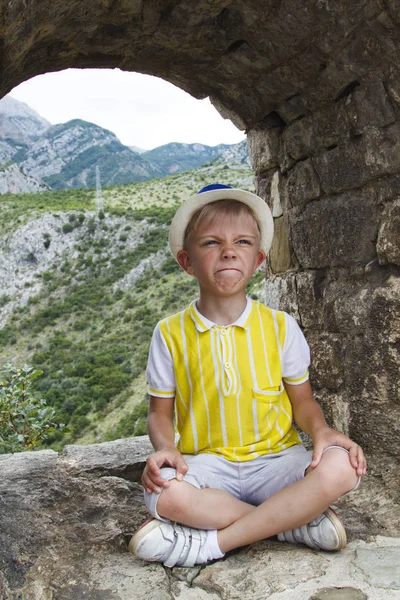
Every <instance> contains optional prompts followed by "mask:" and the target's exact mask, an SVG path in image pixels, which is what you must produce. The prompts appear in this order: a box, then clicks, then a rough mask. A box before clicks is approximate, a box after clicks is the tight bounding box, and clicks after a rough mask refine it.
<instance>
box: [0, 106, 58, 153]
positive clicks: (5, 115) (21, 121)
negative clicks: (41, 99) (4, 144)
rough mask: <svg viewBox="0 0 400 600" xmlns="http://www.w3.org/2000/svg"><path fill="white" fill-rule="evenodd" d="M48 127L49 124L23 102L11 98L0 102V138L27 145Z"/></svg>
mask: <svg viewBox="0 0 400 600" xmlns="http://www.w3.org/2000/svg"><path fill="white" fill-rule="evenodd" d="M49 127H50V123H49V122H48V121H46V119H44V118H43V117H41V116H40V115H38V113H37V112H35V111H34V110H32V109H31V108H29V106H28V105H27V104H25V103H24V102H19V100H15V99H14V98H12V97H11V96H6V97H5V98H2V99H1V100H0V138H3V139H10V140H13V141H14V142H21V143H23V144H28V143H30V142H31V141H32V140H35V139H36V138H38V137H39V136H40V135H42V133H44V132H45V131H46V129H48V128H49Z"/></svg>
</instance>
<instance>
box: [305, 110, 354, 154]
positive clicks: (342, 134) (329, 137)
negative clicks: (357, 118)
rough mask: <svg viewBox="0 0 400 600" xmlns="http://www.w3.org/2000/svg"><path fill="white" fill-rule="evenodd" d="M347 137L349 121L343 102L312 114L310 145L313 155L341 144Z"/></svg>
mask: <svg viewBox="0 0 400 600" xmlns="http://www.w3.org/2000/svg"><path fill="white" fill-rule="evenodd" d="M348 135H349V120H348V117H347V113H346V110H345V107H344V101H343V100H341V101H339V102H333V103H331V104H329V105H328V106H325V107H323V108H321V109H319V110H317V111H315V113H314V114H313V124H312V144H313V148H314V153H315V152H316V151H317V150H319V149H322V148H324V149H325V148H329V147H330V146H334V145H336V144H339V143H340V142H343V141H344V140H345V139H346V138H348Z"/></svg>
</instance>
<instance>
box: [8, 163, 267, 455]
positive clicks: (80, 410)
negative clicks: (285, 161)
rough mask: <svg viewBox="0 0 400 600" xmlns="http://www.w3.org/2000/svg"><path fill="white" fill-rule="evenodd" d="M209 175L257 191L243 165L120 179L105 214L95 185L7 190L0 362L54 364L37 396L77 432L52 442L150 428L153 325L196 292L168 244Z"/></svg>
mask: <svg viewBox="0 0 400 600" xmlns="http://www.w3.org/2000/svg"><path fill="white" fill-rule="evenodd" d="M210 181H219V182H221V183H228V184H231V185H234V186H240V187H245V188H247V189H252V174H251V171H250V169H249V168H248V167H247V166H244V165H235V168H232V169H226V168H225V166H220V167H216V166H209V167H204V168H202V169H198V170H195V171H191V172H189V173H186V174H180V175H174V176H171V177H167V178H164V179H160V180H154V181H151V182H146V183H141V184H130V185H126V186H116V187H110V188H108V189H106V190H103V202H104V213H102V212H100V213H97V212H96V210H95V192H94V191H93V190H71V191H58V192H44V193H41V194H23V195H5V196H2V197H0V207H1V211H2V220H1V222H0V286H1V290H2V291H1V293H0V327H1V329H0V353H1V359H0V363H1V365H3V366H4V365H5V364H6V363H7V362H8V361H13V362H14V363H15V364H17V365H21V364H24V363H29V364H31V365H33V366H35V367H36V368H39V369H41V370H43V371H44V374H43V376H42V377H41V378H39V379H38V380H37V392H38V393H39V394H40V395H41V396H42V397H43V398H45V399H46V400H47V402H48V403H49V404H51V405H52V406H54V407H55V408H56V410H57V418H58V420H59V422H61V423H64V424H66V425H68V428H69V430H70V432H69V433H64V432H63V431H61V430H60V431H56V432H55V433H54V434H52V438H51V440H49V442H50V443H51V444H52V446H53V447H55V448H59V447H60V446H62V445H64V443H66V442H67V441H68V442H94V441H103V440H111V439H117V438H118V437H124V436H131V435H135V434H136V435H137V434H140V433H143V432H144V421H145V414H146V410H147V405H146V386H145V380H144V369H145V365H146V360H147V352H148V347H149V343H150V338H151V334H152V330H153V328H154V326H155V324H156V322H157V321H158V320H159V319H160V318H162V317H163V316H165V315H166V314H170V313H172V312H175V311H178V310H180V309H181V308H183V307H184V306H186V305H187V304H188V303H189V302H190V301H191V300H192V299H194V298H195V297H196V294H197V290H196V284H195V281H194V280H192V279H191V278H188V277H187V276H186V274H185V273H184V272H183V271H181V270H180V269H179V267H178V266H177V264H176V263H175V261H174V260H173V258H172V257H171V256H170V254H169V252H168V248H167V232H168V223H169V222H170V219H171V218H172V215H173V213H174V212H175V209H176V207H177V206H178V205H179V204H180V203H181V201H182V200H183V198H185V197H187V195H189V194H192V193H194V192H196V191H198V190H199V189H200V188H201V187H202V186H204V185H205V184H206V183H209V182H210ZM261 277H262V274H261V273H258V274H256V275H255V278H254V280H253V282H252V284H251V286H250V293H251V294H253V295H254V294H257V281H259V280H260V279H261Z"/></svg>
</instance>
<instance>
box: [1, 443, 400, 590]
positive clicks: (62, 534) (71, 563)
mask: <svg viewBox="0 0 400 600" xmlns="http://www.w3.org/2000/svg"><path fill="white" fill-rule="evenodd" d="M150 451H151V446H150V443H149V441H148V438H147V437H141V438H135V439H124V440H118V441H115V442H108V443H104V444H98V445H94V446H67V447H66V448H65V449H64V450H63V452H62V453H61V454H57V453H56V452H53V451H51V450H44V451H39V452H32V453H21V454H15V455H13V456H12V455H2V456H0V505H1V511H0V597H1V598H2V600H83V599H86V598H87V599H88V600H173V599H174V600H255V599H256V598H257V599H260V600H309V599H310V600H366V599H367V598H368V599H369V600H383V599H384V600H396V598H399V593H400V591H399V590H400V579H399V573H398V569H397V566H398V563H399V560H400V540H399V539H398V538H397V539H396V538H395V537H393V536H396V535H399V534H400V520H399V517H400V506H399V504H398V501H397V503H396V500H395V496H394V492H395V490H391V489H390V482H389V480H388V479H387V478H386V477H384V479H383V480H382V478H381V474H380V473H379V465H378V464H374V462H372V464H371V470H372V473H371V475H370V476H369V478H367V479H366V481H365V482H364V483H363V485H362V487H361V490H360V491H358V492H353V493H352V494H350V495H348V496H347V497H346V498H345V499H343V500H342V501H341V502H340V503H339V504H338V510H339V511H340V514H341V516H342V517H343V518H344V519H345V522H346V524H347V527H348V537H349V540H350V543H349V545H348V547H347V548H346V550H344V551H342V552H340V553H333V554H329V553H317V552H314V551H312V550H310V549H309V548H306V547H300V546H292V545H289V544H281V543H279V542H277V541H276V539H271V540H266V541H263V542H260V543H258V544H254V545H252V546H250V547H246V548H242V549H240V550H238V551H235V552H232V553H230V555H227V556H226V557H225V558H224V559H223V560H222V561H218V562H216V563H214V564H211V565H208V566H206V567H195V568H193V569H183V568H174V569H167V568H164V567H163V566H162V565H159V564H146V563H143V562H142V561H140V560H138V559H137V558H135V557H133V556H131V555H130V554H129V553H128V550H127V547H128V542H129V540H130V538H131V536H132V534H133V533H134V532H135V530H136V529H137V528H138V527H139V526H140V525H141V524H142V523H143V521H144V520H145V519H146V518H147V515H146V511H145V509H144V507H143V499H142V488H141V485H140V483H139V481H140V475H141V471H142V469H143V466H144V461H145V458H146V456H147V455H148V454H149V452H150ZM385 536H392V537H385Z"/></svg>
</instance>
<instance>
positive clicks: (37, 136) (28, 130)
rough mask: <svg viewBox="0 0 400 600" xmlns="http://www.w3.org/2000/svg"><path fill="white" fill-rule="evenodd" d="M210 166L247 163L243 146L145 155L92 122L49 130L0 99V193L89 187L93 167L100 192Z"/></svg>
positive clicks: (175, 147)
mask: <svg viewBox="0 0 400 600" xmlns="http://www.w3.org/2000/svg"><path fill="white" fill-rule="evenodd" d="M214 161H218V164H219V165H221V164H228V165H229V166H231V165H232V164H234V163H237V164H248V162H246V161H248V152H247V142H246V141H245V142H241V143H240V144H233V145H228V144H219V145H218V146H207V145H205V144H183V143H177V142H173V143H170V144H165V145H163V146H160V147H158V148H155V149H153V150H147V151H146V150H142V149H140V148H136V147H134V146H132V147H128V146H125V145H123V144H122V143H121V142H120V141H119V139H118V138H117V137H116V136H115V135H114V133H112V132H111V131H108V130H107V129H104V128H102V127H99V126H98V125H94V124H93V123H89V122H87V121H83V120H80V119H74V120H72V121H68V122H67V123H63V124H59V125H50V123H49V122H48V121H46V120H45V119H43V118H42V117H41V116H40V115H38V114H37V113H36V112H35V111H33V110H31V109H30V108H29V107H28V106H27V105H26V104H24V103H22V102H19V101H18V100H15V99H14V98H11V97H10V96H7V97H6V98H3V99H2V100H0V172H1V173H2V174H1V175H0V194H3V193H7V192H11V193H15V192H23V191H25V192H26V191H32V192H36V191H39V190H42V189H46V188H50V189H53V190H61V189H71V188H94V187H96V168H97V167H98V168H99V171H100V181H101V185H102V186H103V187H104V186H110V185H123V184H126V183H130V182H141V181H147V180H150V179H154V178H160V177H165V176H166V175H170V174H173V173H182V172H185V171H189V170H191V169H195V168H199V167H201V166H203V165H205V164H208V163H211V162H214ZM11 165H13V167H12V169H11V171H9V169H10V168H11Z"/></svg>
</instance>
